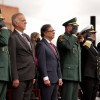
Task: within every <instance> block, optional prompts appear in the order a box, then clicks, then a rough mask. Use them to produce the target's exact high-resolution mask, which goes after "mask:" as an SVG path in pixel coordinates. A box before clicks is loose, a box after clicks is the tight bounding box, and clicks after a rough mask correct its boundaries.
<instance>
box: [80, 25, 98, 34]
mask: <svg viewBox="0 0 100 100" xmlns="http://www.w3.org/2000/svg"><path fill="white" fill-rule="evenodd" d="M87 31H89V32H90V33H96V31H95V30H94V27H93V25H88V26H87V27H85V28H84V29H83V30H82V31H81V34H84V33H85V32H87Z"/></svg>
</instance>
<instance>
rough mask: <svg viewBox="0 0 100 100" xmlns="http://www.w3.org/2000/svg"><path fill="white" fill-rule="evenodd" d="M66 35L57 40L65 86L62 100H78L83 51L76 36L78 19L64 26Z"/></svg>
mask: <svg viewBox="0 0 100 100" xmlns="http://www.w3.org/2000/svg"><path fill="white" fill-rule="evenodd" d="M63 26H65V33H64V34H63V35H60V36H59V37H58V40H57V47H58V51H59V54H60V62H61V71H62V79H63V86H62V92H61V96H62V97H61V100H78V87H79V82H80V81H81V49H80V44H79V43H78V39H77V36H76V33H77V29H78V25H77V23H76V18H73V19H71V20H69V21H67V22H65V23H64V24H63Z"/></svg>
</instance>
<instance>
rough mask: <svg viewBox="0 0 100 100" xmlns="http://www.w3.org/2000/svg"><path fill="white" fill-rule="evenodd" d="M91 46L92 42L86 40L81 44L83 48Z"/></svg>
mask: <svg viewBox="0 0 100 100" xmlns="http://www.w3.org/2000/svg"><path fill="white" fill-rule="evenodd" d="M91 44H92V42H91V41H89V40H87V41H86V42H85V43H84V44H83V46H87V47H89V48H90V47H91Z"/></svg>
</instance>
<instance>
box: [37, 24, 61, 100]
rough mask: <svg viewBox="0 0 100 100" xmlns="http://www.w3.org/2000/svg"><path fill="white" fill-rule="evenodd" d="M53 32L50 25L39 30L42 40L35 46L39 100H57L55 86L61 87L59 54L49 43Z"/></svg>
mask: <svg viewBox="0 0 100 100" xmlns="http://www.w3.org/2000/svg"><path fill="white" fill-rule="evenodd" d="M54 35H55V32H54V29H53V28H52V26H51V25H50V24H45V25H43V26H42V28H41V36H42V40H41V41H40V42H39V43H38V45H37V46H36V55H37V59H38V65H39V67H38V68H39V85H40V89H41V100H57V84H58V85H59V86H61V85H62V79H61V78H62V76H61V70H60V62H59V53H58V51H57V48H56V47H55V46H54V45H53V44H52V43H51V40H52V39H53V38H54Z"/></svg>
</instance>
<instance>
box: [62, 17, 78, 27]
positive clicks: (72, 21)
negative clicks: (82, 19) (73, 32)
mask: <svg viewBox="0 0 100 100" xmlns="http://www.w3.org/2000/svg"><path fill="white" fill-rule="evenodd" d="M76 21H77V18H76V17H75V18H72V19H70V20H68V21H67V22H65V23H63V24H62V25H63V26H67V25H75V26H78V24H77V23H76Z"/></svg>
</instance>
